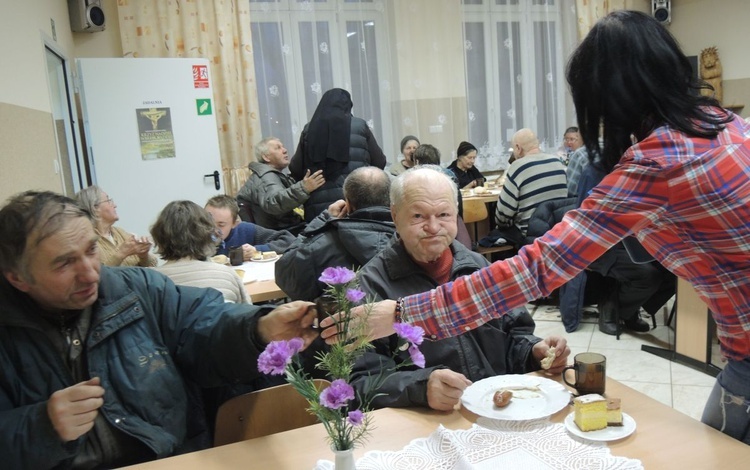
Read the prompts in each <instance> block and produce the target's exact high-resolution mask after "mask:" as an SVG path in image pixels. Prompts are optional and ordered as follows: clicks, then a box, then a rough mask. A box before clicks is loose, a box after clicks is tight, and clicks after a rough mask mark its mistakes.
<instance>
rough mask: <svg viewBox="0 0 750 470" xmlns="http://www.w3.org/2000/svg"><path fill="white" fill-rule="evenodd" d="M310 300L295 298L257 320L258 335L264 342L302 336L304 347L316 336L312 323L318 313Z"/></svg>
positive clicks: (316, 332)
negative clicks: (295, 299)
mask: <svg viewBox="0 0 750 470" xmlns="http://www.w3.org/2000/svg"><path fill="white" fill-rule="evenodd" d="M311 306H312V307H314V306H315V304H314V303H312V302H303V301H301V300H297V301H295V302H290V303H288V304H284V305H280V306H278V307H276V308H275V309H273V310H272V311H271V313H269V314H268V315H265V316H262V317H260V319H259V320H258V335H259V336H260V339H261V340H262V341H263V342H265V343H270V342H271V341H280V340H290V339H292V338H297V337H299V338H302V339H303V340H304V342H305V345H304V347H303V349H304V348H306V347H307V346H309V345H310V343H311V342H312V341H313V340H314V339H315V338H316V337H317V336H318V331H317V330H314V329H312V328H311V327H312V324H313V322H314V321H315V319H316V318H317V316H318V314H317V311H316V310H315V309H314V308H309V307H311Z"/></svg>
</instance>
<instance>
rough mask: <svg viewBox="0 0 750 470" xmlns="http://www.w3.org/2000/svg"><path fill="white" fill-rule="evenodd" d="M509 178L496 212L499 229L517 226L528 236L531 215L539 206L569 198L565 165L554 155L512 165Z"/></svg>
mask: <svg viewBox="0 0 750 470" xmlns="http://www.w3.org/2000/svg"><path fill="white" fill-rule="evenodd" d="M506 174H507V175H508V176H506V178H505V183H504V184H503V191H502V193H500V198H499V200H498V202H497V210H496V211H495V221H496V222H497V225H498V226H500V227H510V226H511V225H513V224H515V225H516V226H517V227H518V228H519V230H521V233H523V234H524V235H526V229H527V228H528V226H529V219H530V218H531V214H533V213H534V210H536V207H537V206H538V205H539V204H541V203H543V202H545V201H549V200H552V199H561V198H566V197H568V186H567V178H566V176H565V165H564V164H563V162H561V161H560V159H559V158H558V157H556V156H555V155H547V154H544V153H535V154H532V155H526V156H524V157H522V158H519V159H518V160H516V161H514V162H513V163H511V164H510V166H509V167H508V170H507V171H506Z"/></svg>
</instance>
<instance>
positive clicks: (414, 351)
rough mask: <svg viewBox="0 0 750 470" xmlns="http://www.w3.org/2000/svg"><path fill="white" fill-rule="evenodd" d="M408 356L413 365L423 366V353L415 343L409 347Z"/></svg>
mask: <svg viewBox="0 0 750 470" xmlns="http://www.w3.org/2000/svg"><path fill="white" fill-rule="evenodd" d="M409 356H411V362H413V363H414V365H415V366H417V367H422V368H424V354H422V351H420V350H419V348H418V347H417V346H416V345H414V344H412V345H411V346H410V347H409Z"/></svg>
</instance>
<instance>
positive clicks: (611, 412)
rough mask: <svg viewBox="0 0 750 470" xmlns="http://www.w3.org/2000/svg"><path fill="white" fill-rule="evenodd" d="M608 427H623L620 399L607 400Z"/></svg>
mask: <svg viewBox="0 0 750 470" xmlns="http://www.w3.org/2000/svg"><path fill="white" fill-rule="evenodd" d="M607 426H622V409H620V399H619V398H607Z"/></svg>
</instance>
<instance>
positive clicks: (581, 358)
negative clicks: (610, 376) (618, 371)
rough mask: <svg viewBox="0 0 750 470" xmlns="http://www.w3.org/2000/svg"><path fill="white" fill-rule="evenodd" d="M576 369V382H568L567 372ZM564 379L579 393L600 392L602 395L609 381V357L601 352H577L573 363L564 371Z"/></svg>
mask: <svg viewBox="0 0 750 470" xmlns="http://www.w3.org/2000/svg"><path fill="white" fill-rule="evenodd" d="M569 369H572V370H574V371H575V376H576V379H575V383H570V382H568V378H567V377H566V373H567V372H568V370H569ZM563 380H564V381H565V383H566V384H568V385H570V386H571V387H573V388H575V389H576V391H578V394H579V395H588V394H589V393H598V394H599V395H602V394H603V393H604V389H605V386H606V383H607V358H606V357H604V355H602V354H599V353H592V352H585V353H579V354H576V357H575V358H574V359H573V365H572V366H568V367H566V368H565V370H564V371H563Z"/></svg>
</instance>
